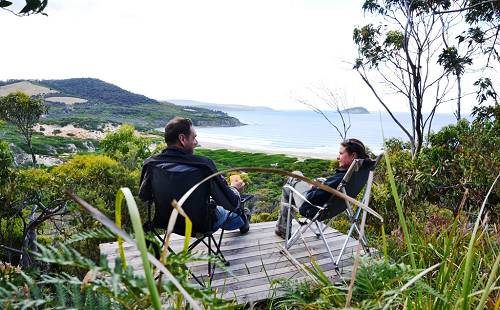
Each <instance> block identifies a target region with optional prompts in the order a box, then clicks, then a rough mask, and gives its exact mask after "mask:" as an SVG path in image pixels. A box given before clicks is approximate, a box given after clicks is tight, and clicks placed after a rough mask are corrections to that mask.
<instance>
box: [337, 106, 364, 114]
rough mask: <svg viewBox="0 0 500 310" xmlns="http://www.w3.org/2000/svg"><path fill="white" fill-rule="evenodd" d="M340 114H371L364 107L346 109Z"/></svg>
mask: <svg viewBox="0 0 500 310" xmlns="http://www.w3.org/2000/svg"><path fill="white" fill-rule="evenodd" d="M340 112H342V113H349V114H370V111H368V110H367V109H366V108H363V107H352V108H347V109H344V110H342V111H340Z"/></svg>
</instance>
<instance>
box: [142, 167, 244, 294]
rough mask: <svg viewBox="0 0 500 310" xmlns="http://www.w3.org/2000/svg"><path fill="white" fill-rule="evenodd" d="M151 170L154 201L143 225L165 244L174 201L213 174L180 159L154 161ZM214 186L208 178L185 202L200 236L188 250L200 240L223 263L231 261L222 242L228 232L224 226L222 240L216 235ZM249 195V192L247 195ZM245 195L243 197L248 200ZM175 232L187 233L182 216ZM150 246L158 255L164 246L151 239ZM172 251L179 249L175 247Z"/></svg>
mask: <svg viewBox="0 0 500 310" xmlns="http://www.w3.org/2000/svg"><path fill="white" fill-rule="evenodd" d="M148 169H150V170H149V173H150V177H151V180H150V186H151V193H152V197H153V201H149V202H147V205H148V215H147V216H148V221H147V222H146V223H145V224H144V225H143V228H144V231H145V232H152V233H153V234H154V236H155V237H156V238H158V240H159V241H160V242H161V243H162V244H163V243H164V241H165V238H166V233H165V235H163V236H162V234H160V232H159V231H161V230H166V229H167V226H168V221H169V218H170V215H171V213H172V210H173V207H172V205H171V203H172V201H173V200H174V199H175V200H177V201H178V200H179V199H180V198H181V197H182V195H184V193H186V192H187V191H188V190H189V189H190V188H191V187H192V186H193V185H195V184H197V183H198V182H200V181H201V180H203V179H205V178H206V177H207V176H208V175H210V172H209V171H206V170H205V169H203V168H200V167H197V166H190V165H186V164H179V163H160V164H157V165H150V166H149V167H148ZM210 186H213V184H212V182H210V181H209V182H205V183H203V184H201V185H200V186H199V187H198V188H197V189H196V190H195V191H194V192H193V193H192V194H191V195H190V196H189V198H188V199H187V200H186V202H185V203H184V204H183V206H182V207H183V209H184V211H185V212H186V214H187V215H188V216H189V218H190V220H191V222H192V232H191V236H192V237H195V238H196V240H195V241H194V242H193V243H192V244H190V245H189V248H188V251H191V250H193V249H194V248H195V247H196V246H198V245H199V244H200V243H202V244H204V245H205V246H206V247H207V251H208V255H209V256H211V255H213V256H216V257H218V258H219V259H220V260H221V261H222V263H223V264H225V265H226V266H228V265H229V262H228V261H227V260H226V259H225V257H224V255H223V254H222V252H221V249H220V245H221V242H222V238H223V236H224V228H222V229H221V233H220V236H219V238H218V240H217V239H216V238H215V237H214V233H215V231H214V230H213V222H214V221H213V220H214V219H213V218H212V217H213V209H214V208H216V204H215V202H214V201H213V200H211V199H210ZM244 198H245V199H248V198H249V196H244ZM245 199H242V201H243V202H244V200H245ZM152 204H154V208H155V212H154V216H153V217H151V215H152V212H151V208H152ZM231 212H243V203H241V204H240V208H239V209H238V210H234V211H231ZM173 233H175V234H178V235H181V236H184V234H185V219H184V217H181V216H179V217H178V218H177V221H176V223H175V226H174V230H173ZM147 243H148V246H152V248H153V250H154V251H155V254H156V256H158V257H159V256H160V253H161V249H160V248H158V246H157V244H155V243H153V242H151V241H147ZM169 251H170V252H172V253H175V252H174V251H173V250H172V249H171V248H169ZM215 267H216V265H215V264H213V263H212V262H211V261H209V262H208V276H209V283H210V282H211V280H212V278H213V274H214V271H215ZM192 276H193V278H194V279H195V280H196V281H197V282H198V283H199V284H200V285H202V286H204V283H203V282H202V281H200V279H198V277H196V276H195V275H194V274H192Z"/></svg>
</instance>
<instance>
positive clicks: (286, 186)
mask: <svg viewBox="0 0 500 310" xmlns="http://www.w3.org/2000/svg"><path fill="white" fill-rule="evenodd" d="M283 187H284V188H288V189H289V190H291V191H292V192H293V193H294V194H297V195H298V196H299V197H300V198H301V199H302V200H304V201H305V202H307V203H308V204H310V205H311V206H313V207H315V208H317V209H319V210H323V209H325V208H323V207H320V206H317V205H315V204H313V203H311V202H310V201H309V200H307V198H306V197H304V195H302V193H300V192H299V191H298V190H296V189H295V188H293V187H292V186H290V185H289V184H286V185H285V186H283Z"/></svg>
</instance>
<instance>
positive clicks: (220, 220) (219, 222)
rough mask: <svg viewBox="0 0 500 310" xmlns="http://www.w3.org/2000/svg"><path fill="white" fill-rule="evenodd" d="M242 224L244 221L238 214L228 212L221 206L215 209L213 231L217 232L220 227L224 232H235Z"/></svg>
mask: <svg viewBox="0 0 500 310" xmlns="http://www.w3.org/2000/svg"><path fill="white" fill-rule="evenodd" d="M229 213H231V214H229ZM243 224H245V221H244V220H243V218H242V217H241V216H240V215H239V214H238V213H235V212H234V211H233V212H230V211H228V210H226V209H224V208H223V207H221V206H217V207H216V208H215V211H214V223H213V226H212V229H213V231H217V230H219V228H221V227H224V229H225V230H235V229H238V228H240V227H241V226H243Z"/></svg>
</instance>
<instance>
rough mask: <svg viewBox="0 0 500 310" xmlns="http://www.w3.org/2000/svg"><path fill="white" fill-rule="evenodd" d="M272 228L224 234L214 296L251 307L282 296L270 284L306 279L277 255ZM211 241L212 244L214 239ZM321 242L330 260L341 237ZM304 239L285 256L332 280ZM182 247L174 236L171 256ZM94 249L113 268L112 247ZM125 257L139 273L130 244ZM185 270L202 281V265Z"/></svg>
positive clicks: (313, 245)
mask: <svg viewBox="0 0 500 310" xmlns="http://www.w3.org/2000/svg"><path fill="white" fill-rule="evenodd" d="M274 226H275V222H265V223H256V224H251V226H250V231H249V232H248V233H247V234H245V235H241V234H240V233H239V231H233V232H225V233H224V237H223V239H222V245H221V250H222V253H223V254H224V256H225V258H226V260H228V261H229V263H230V266H228V267H227V269H228V270H229V271H230V272H231V273H232V275H231V274H230V273H229V272H228V271H225V270H222V269H220V268H217V269H216V270H215V274H214V279H213V281H212V288H214V289H216V290H217V291H218V293H219V296H222V297H223V298H226V299H234V300H236V301H237V302H238V304H244V303H254V302H256V301H260V300H264V299H267V298H270V297H273V296H274V297H276V296H279V295H281V294H282V293H283V292H282V291H281V290H280V287H279V285H277V284H276V282H275V281H274V280H277V279H284V278H293V279H297V280H306V279H307V275H306V274H305V273H304V272H301V271H300V268H298V267H296V266H295V265H294V264H293V263H292V262H291V261H290V259H289V258H288V257H287V256H286V255H284V254H282V250H281V249H282V247H283V245H284V240H283V239H281V238H280V237H278V236H276V235H275V234H274ZM215 236H216V240H218V239H217V236H218V234H215ZM325 237H326V238H327V240H328V244H329V246H330V247H331V249H332V251H333V252H334V255H336V254H338V253H339V251H340V248H341V247H342V244H343V242H344V240H345V237H346V236H345V235H343V234H341V233H340V232H338V231H336V230H334V229H331V228H328V229H327V230H326V231H325ZM304 240H305V241H306V242H307V247H306V246H304V243H303V242H302V241H300V240H299V241H297V243H296V244H295V245H294V246H293V247H291V248H290V249H289V253H290V254H291V255H292V256H293V257H294V258H295V259H296V260H297V261H299V262H300V263H303V264H308V263H310V255H313V256H314V258H315V259H316V261H317V262H318V264H319V265H320V267H321V269H322V270H323V271H324V272H325V273H326V274H327V275H328V276H331V277H332V278H334V277H336V276H337V275H336V272H335V270H334V267H333V263H332V262H331V260H330V258H329V256H328V254H327V253H326V249H325V247H324V245H323V243H322V241H321V239H317V238H316V236H315V235H313V234H312V233H311V232H310V231H309V232H308V233H307V234H306V235H305V237H304ZM182 243H183V237H182V236H177V235H175V236H174V237H173V240H172V245H171V247H172V249H173V250H174V251H178V250H180V249H182V246H183V244H182ZM355 245H356V240H354V239H350V240H349V242H348V245H347V248H346V251H345V252H344V255H343V257H342V260H341V263H340V266H339V267H340V270H341V272H342V273H343V274H346V275H347V273H349V272H350V266H351V264H352V256H353V252H354V249H355ZM99 247H100V250H101V254H104V255H107V258H108V261H109V263H110V265H113V264H114V260H115V257H116V256H118V255H119V254H118V246H117V243H116V242H113V243H103V244H100V245H99ZM195 251H197V252H198V253H206V247H205V245H203V244H200V245H198V246H197V247H196V248H195ZM125 257H126V258H127V263H128V264H129V265H130V266H133V267H134V269H135V270H136V271H137V272H142V262H141V259H140V256H139V252H138V251H137V249H136V248H135V246H134V245H132V244H125ZM190 268H191V270H192V271H193V273H194V274H195V275H197V276H201V277H203V278H204V279H206V275H207V265H206V262H196V263H193V264H191V265H190Z"/></svg>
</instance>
